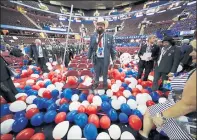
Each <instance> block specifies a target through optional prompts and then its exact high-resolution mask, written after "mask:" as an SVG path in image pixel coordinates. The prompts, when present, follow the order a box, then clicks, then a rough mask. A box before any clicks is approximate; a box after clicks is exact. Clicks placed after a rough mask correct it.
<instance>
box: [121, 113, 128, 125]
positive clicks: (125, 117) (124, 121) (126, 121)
mask: <svg viewBox="0 0 197 140" xmlns="http://www.w3.org/2000/svg"><path fill="white" fill-rule="evenodd" d="M119 120H120V123H128V116H127V115H126V114H125V113H120V114H119Z"/></svg>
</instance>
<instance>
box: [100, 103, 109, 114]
mask: <svg viewBox="0 0 197 140" xmlns="http://www.w3.org/2000/svg"><path fill="white" fill-rule="evenodd" d="M110 109H111V105H110V104H109V103H108V102H106V101H104V102H102V104H101V110H102V111H104V112H108V111H109V110H110Z"/></svg>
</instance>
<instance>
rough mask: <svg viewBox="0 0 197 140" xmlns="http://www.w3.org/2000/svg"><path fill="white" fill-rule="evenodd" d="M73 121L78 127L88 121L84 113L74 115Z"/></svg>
mask: <svg viewBox="0 0 197 140" xmlns="http://www.w3.org/2000/svg"><path fill="white" fill-rule="evenodd" d="M74 122H75V124H76V125H78V126H79V127H81V128H83V127H84V126H85V125H86V124H87V123H88V117H87V115H86V114H85V113H79V114H77V115H75V118H74Z"/></svg>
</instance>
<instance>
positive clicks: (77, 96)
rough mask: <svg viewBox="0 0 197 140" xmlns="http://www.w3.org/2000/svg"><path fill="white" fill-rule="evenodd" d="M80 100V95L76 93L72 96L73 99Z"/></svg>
mask: <svg viewBox="0 0 197 140" xmlns="http://www.w3.org/2000/svg"><path fill="white" fill-rule="evenodd" d="M78 100H79V95H77V94H74V95H73V96H72V97H71V101H78Z"/></svg>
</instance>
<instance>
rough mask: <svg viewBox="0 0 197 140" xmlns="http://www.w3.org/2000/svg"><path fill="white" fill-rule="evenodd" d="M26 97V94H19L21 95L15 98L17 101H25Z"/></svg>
mask: <svg viewBox="0 0 197 140" xmlns="http://www.w3.org/2000/svg"><path fill="white" fill-rule="evenodd" d="M26 99H27V96H21V97H19V98H17V99H16V100H17V101H19V100H20V101H24V102H26Z"/></svg>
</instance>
